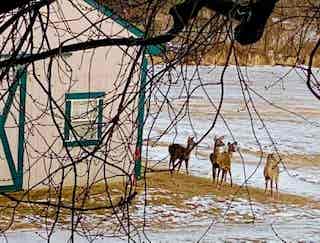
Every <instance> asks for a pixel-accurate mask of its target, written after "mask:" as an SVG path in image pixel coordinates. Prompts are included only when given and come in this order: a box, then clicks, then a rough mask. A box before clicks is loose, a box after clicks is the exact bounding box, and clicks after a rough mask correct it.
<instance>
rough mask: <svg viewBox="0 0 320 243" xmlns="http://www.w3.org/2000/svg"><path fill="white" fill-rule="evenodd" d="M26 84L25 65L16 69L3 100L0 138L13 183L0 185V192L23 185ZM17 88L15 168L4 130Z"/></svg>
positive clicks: (20, 188) (19, 187)
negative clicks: (12, 82)
mask: <svg viewBox="0 0 320 243" xmlns="http://www.w3.org/2000/svg"><path fill="white" fill-rule="evenodd" d="M26 84H27V70H26V67H21V68H19V69H18V71H17V74H16V78H15V83H14V85H13V86H11V88H10V90H9V96H8V98H7V100H6V102H5V106H4V108H3V112H2V115H1V116H0V140H1V143H2V147H3V150H4V154H5V157H6V162H7V164H8V167H9V171H10V174H11V179H12V181H13V185H4V186H0V192H13V191H20V190H22V185H23V160H24V139H25V136H24V126H25V104H26ZM18 86H20V89H19V92H20V94H19V125H18V126H19V137H18V151H17V154H18V156H17V168H16V166H15V164H14V159H13V155H12V151H11V149H10V144H9V141H8V137H7V134H6V131H5V123H6V121H7V118H8V115H9V113H10V109H11V107H12V104H13V101H14V98H15V95H16V92H17V87H18Z"/></svg>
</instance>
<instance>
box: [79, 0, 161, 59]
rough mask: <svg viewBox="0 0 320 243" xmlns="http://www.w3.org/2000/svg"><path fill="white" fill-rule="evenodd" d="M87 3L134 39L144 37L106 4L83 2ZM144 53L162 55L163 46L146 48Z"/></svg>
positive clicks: (89, 0)
mask: <svg viewBox="0 0 320 243" xmlns="http://www.w3.org/2000/svg"><path fill="white" fill-rule="evenodd" d="M84 1H85V2H86V3H88V4H89V5H90V6H91V7H93V8H94V9H96V10H98V11H99V12H101V13H103V14H104V15H105V16H107V17H109V18H110V19H112V20H113V21H114V22H116V23H117V24H119V25H121V26H122V27H123V28H125V29H126V30H128V31H129V32H130V33H132V34H133V35H135V36H136V37H144V36H145V33H144V32H143V31H142V30H141V29H139V28H138V27H136V26H134V25H133V24H131V23H130V22H128V21H127V20H125V19H124V18H122V17H120V16H119V15H117V14H115V13H114V12H113V11H112V10H111V9H110V8H109V7H107V6H106V4H101V3H99V2H98V1H97V0H84ZM146 51H147V52H148V54H150V55H160V54H161V53H164V51H165V46H164V45H151V46H148V47H147V48H146Z"/></svg>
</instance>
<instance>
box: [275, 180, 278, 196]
mask: <svg viewBox="0 0 320 243" xmlns="http://www.w3.org/2000/svg"><path fill="white" fill-rule="evenodd" d="M275 184H276V191H277V198H278V199H279V191H278V180H275Z"/></svg>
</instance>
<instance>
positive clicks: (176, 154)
mask: <svg viewBox="0 0 320 243" xmlns="http://www.w3.org/2000/svg"><path fill="white" fill-rule="evenodd" d="M193 139H194V138H193V137H188V140H187V147H184V146H182V145H180V144H176V143H173V144H170V145H169V148H168V149H169V154H170V160H169V170H170V173H171V174H172V172H174V170H175V168H176V166H177V165H179V167H178V172H179V170H180V167H181V164H182V162H183V161H184V163H185V165H186V171H187V175H189V171H188V166H189V158H190V154H191V151H192V150H193V148H194V147H195V144H196V143H195V142H194V140H193ZM176 160H178V162H177V164H174V163H175V161H176Z"/></svg>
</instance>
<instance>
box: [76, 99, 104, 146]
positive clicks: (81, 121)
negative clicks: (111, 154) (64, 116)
mask: <svg viewBox="0 0 320 243" xmlns="http://www.w3.org/2000/svg"><path fill="white" fill-rule="evenodd" d="M97 104H98V101H97V100H77V101H72V113H71V124H72V126H73V128H74V130H75V132H76V135H77V138H78V139H79V140H96V139H98V125H97V122H98V105H97ZM71 137H73V138H74V136H71ZM73 140H75V139H73Z"/></svg>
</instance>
